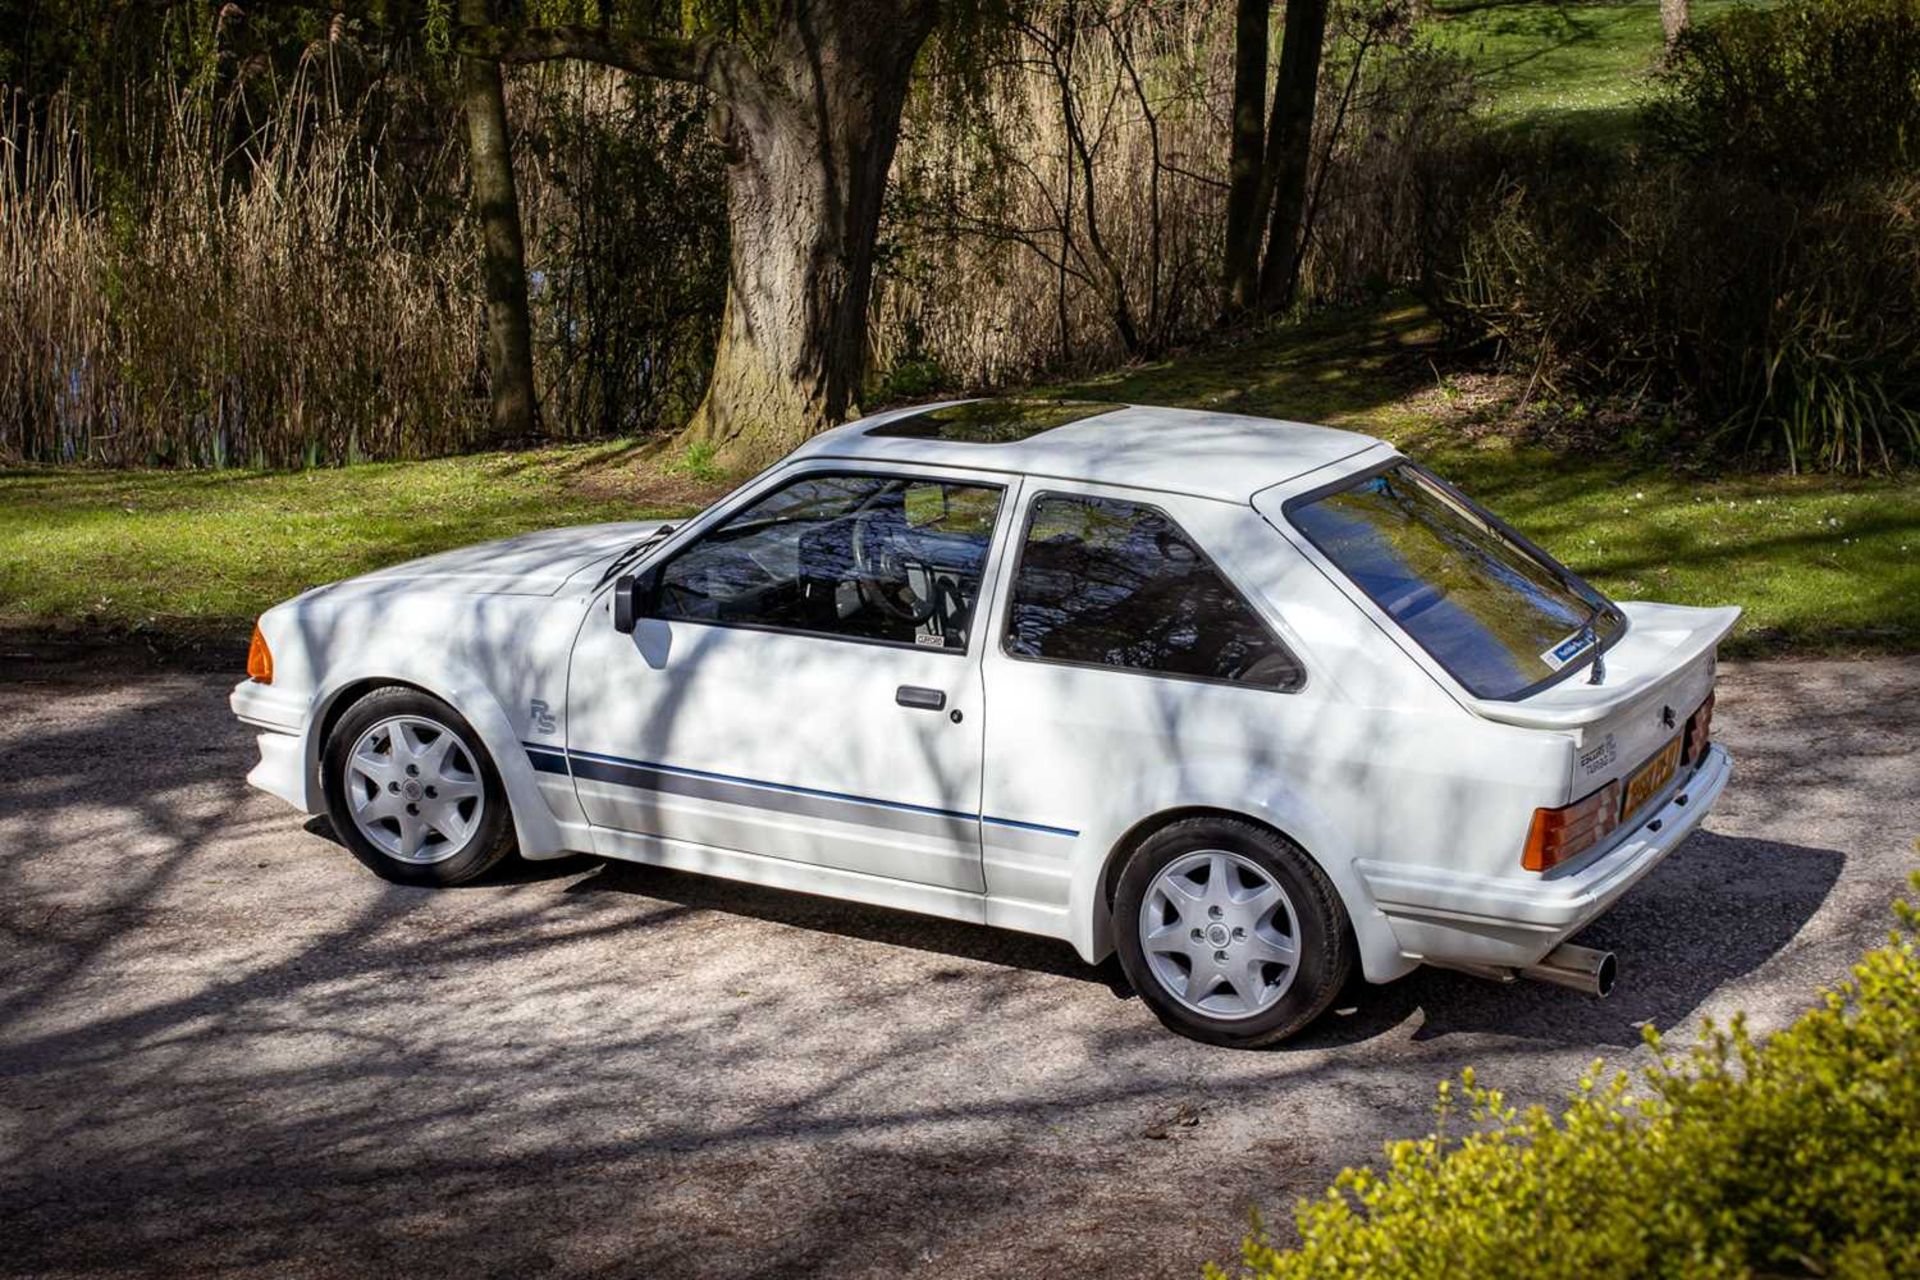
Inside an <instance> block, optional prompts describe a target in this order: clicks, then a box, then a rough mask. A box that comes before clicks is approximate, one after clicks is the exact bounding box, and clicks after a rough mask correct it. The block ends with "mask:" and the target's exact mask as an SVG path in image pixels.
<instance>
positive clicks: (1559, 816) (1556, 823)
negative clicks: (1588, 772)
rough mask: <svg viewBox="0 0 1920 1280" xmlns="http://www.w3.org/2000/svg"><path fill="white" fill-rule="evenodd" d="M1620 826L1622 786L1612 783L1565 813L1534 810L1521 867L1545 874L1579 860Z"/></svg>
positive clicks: (1567, 808)
mask: <svg viewBox="0 0 1920 1280" xmlns="http://www.w3.org/2000/svg"><path fill="white" fill-rule="evenodd" d="M1619 825H1620V784H1619V783H1618V782H1609V783H1608V784H1607V785H1606V786H1604V787H1602V788H1600V789H1599V790H1598V791H1596V792H1594V793H1593V794H1592V795H1590V796H1588V797H1586V798H1585V799H1583V800H1576V801H1574V802H1573V803H1572V804H1570V805H1568V806H1566V807H1565V808H1564V809H1535V810H1534V811H1533V827H1532V829H1531V830H1529V831H1528V832H1527V849H1526V852H1525V853H1523V854H1521V855H1520V865H1521V866H1523V867H1525V868H1526V869H1527V870H1528V871H1545V870H1547V869H1548V868H1550V867H1556V866H1558V865H1559V864H1561V863H1562V862H1565V861H1566V860H1567V859H1569V858H1574V857H1578V856H1579V855H1580V854H1582V853H1585V852H1586V851H1587V850H1588V849H1591V848H1593V846H1594V845H1596V844H1598V843H1600V841H1602V840H1604V839H1606V837H1607V833H1608V832H1610V831H1612V830H1613V829H1614V828H1615V827H1617V826H1619Z"/></svg>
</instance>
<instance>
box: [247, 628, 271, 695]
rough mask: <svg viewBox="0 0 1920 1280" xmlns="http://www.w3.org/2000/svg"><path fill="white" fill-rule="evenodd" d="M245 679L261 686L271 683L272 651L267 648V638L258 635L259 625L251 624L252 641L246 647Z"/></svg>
mask: <svg viewBox="0 0 1920 1280" xmlns="http://www.w3.org/2000/svg"><path fill="white" fill-rule="evenodd" d="M247 677H248V678H249V679H252V680H258V681H259V682H260V683H261V684H272V683H273V651H272V650H271V649H268V648H267V638H266V637H265V636H263V635H261V634H260V624H259V623H257V622H256V623H254V624H253V640H252V642H251V643H249V644H248V645H247Z"/></svg>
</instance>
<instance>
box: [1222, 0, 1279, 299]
mask: <svg viewBox="0 0 1920 1280" xmlns="http://www.w3.org/2000/svg"><path fill="white" fill-rule="evenodd" d="M1272 8H1273V0H1239V7H1238V9H1237V11H1236V13H1235V16H1234V24H1233V134H1232V141H1231V144H1230V149H1229V152H1228V158H1227V243H1226V252H1225V254H1224V257H1223V261H1222V268H1223V270H1222V279H1223V280H1224V281H1225V282H1226V288H1227V306H1226V310H1227V314H1228V315H1233V314H1236V313H1238V312H1242V311H1245V310H1246V309H1247V308H1249V307H1251V306H1252V305H1253V304H1254V302H1255V301H1256V299H1257V294H1258V289H1259V281H1260V236H1261V231H1262V227H1261V225H1260V183H1261V178H1262V174H1263V166H1262V165H1261V151H1262V149H1263V148H1264V146H1265V144H1266V128H1265V119H1264V117H1265V115H1266V105H1267V39H1268V29H1267V18H1268V15H1269V13H1270V12H1271V10H1272Z"/></svg>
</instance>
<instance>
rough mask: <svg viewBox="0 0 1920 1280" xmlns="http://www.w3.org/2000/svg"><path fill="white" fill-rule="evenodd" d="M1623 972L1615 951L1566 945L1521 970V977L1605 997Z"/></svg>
mask: <svg viewBox="0 0 1920 1280" xmlns="http://www.w3.org/2000/svg"><path fill="white" fill-rule="evenodd" d="M1619 971H1620V966H1619V964H1618V962H1616V961H1615V960H1614V958H1613V952H1611V951H1595V950H1594V949H1593V948H1592V947H1576V946H1574V945H1573V944H1572V943H1571V942H1563V943H1561V944H1560V945H1559V946H1557V947H1555V948H1554V949H1553V950H1551V951H1549V952H1547V954H1546V955H1544V956H1542V957H1541V958H1540V961H1539V963H1537V964H1530V965H1527V966H1526V967H1525V968H1523V969H1521V970H1520V976H1521V977H1523V978H1532V979H1534V980H1535V981H1536V982H1551V983H1553V984H1554V985H1555V986H1557V987H1570V988H1572V989H1573V990H1575V991H1584V992H1586V993H1587V994H1588V995H1590V996H1601V997H1603V998H1604V997H1605V996H1606V995H1607V994H1608V993H1609V992H1611V991H1612V990H1613V981H1614V978H1615V977H1616V976H1617V975H1618V974H1619Z"/></svg>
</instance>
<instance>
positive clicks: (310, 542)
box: [0, 306, 1920, 652]
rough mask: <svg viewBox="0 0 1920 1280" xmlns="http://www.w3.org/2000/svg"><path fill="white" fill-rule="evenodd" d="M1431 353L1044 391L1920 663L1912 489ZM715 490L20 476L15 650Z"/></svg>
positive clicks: (1326, 323)
mask: <svg viewBox="0 0 1920 1280" xmlns="http://www.w3.org/2000/svg"><path fill="white" fill-rule="evenodd" d="M1436 339H1437V333H1436V331H1435V327H1434V326H1433V324H1432V323H1431V321H1430V320H1429V319H1428V318H1427V317H1426V316H1425V315H1424V314H1423V313H1422V312H1421V311H1420V310H1419V309H1418V308H1416V307H1411V306H1398V307H1390V308H1386V309H1383V310H1378V311H1371V312H1359V313H1353V312H1348V313H1332V314H1328V315H1325V316H1323V317H1321V318H1320V319H1318V320H1316V321H1315V322H1314V323H1312V324H1309V325H1306V326H1301V327H1295V328H1290V329H1282V330H1278V331H1276V332H1275V333H1273V334H1270V335H1266V336H1258V337H1251V338H1248V339H1246V340H1243V341H1240V342H1237V343H1234V344H1232V345H1222V346H1219V347H1216V348H1210V349H1206V350H1200V351H1196V352H1192V353H1188V354H1185V355H1183V356H1181V357H1179V358H1177V359H1172V360H1167V361H1164V362H1161V363H1158V364H1153V365H1146V366H1140V367H1136V368H1132V369H1128V370H1124V371H1121V372H1118V373H1115V374H1110V375H1107V376H1103V377H1099V378H1092V379H1085V380H1082V381H1079V382H1076V383H1073V384H1069V385H1064V386H1061V387H1056V388H1051V389H1050V391H1057V392H1065V393H1068V394H1073V395H1077V396H1084V397H1087V398H1094V399H1101V400H1120V401H1132V402H1136V403H1145V404H1166V405H1176V406H1189V407H1210V408H1217V409H1223V410H1229V411H1233V412H1240V413H1251V414H1258V415H1263V416H1269V417H1277V418H1288V419H1293V420H1297V421H1308V422H1322V423H1327V424H1330V425H1336V426H1344V427H1349V428H1352V429H1354V430H1358V431H1364V432H1368V433H1370V434H1374V435H1379V436H1382V437H1384V438H1386V439H1389V440H1392V441H1394V442H1395V443H1397V444H1399V445H1401V446H1402V447H1404V448H1406V449H1408V450H1409V451H1410V452H1412V453H1413V454H1414V455H1415V456H1417V457H1420V458H1422V459H1423V460H1425V461H1428V462H1430V463H1431V464H1432V465H1434V466H1435V467H1436V468H1437V469H1438V470H1440V471H1441V472H1442V473H1443V474H1445V475H1447V476H1448V477H1449V478H1451V479H1453V480H1455V481H1456V482H1457V483H1459V484H1460V485H1461V486H1462V487H1463V488H1465V489H1466V490H1468V491H1469V492H1470V493H1473V494H1474V495H1476V496H1477V497H1480V498H1481V499H1483V500H1485V501H1486V502H1487V503H1488V504H1489V505H1491V506H1492V507H1494V508H1495V509H1496V510H1497V511H1499V512H1500V513H1501V514H1502V515H1504V516H1506V517H1507V518H1508V519H1510V520H1512V521H1513V522H1514V523H1515V524H1516V525H1518V526H1519V527H1520V528H1521V529H1522V530H1524V531H1525V532H1527V533H1528V534H1529V535H1531V536H1532V537H1534V538H1535V539H1537V540H1538V541H1540V542H1541V543H1542V544H1544V545H1545V546H1547V547H1548V548H1549V549H1550V550H1552V551H1554V552H1556V553H1557V554H1559V555H1560V556H1562V557H1564V558H1565V559H1566V560H1567V561H1568V562H1569V563H1571V564H1572V565H1573V566H1574V567H1575V568H1577V569H1579V570H1580V571H1581V572H1583V573H1586V574H1589V575H1591V576H1592V578H1593V579H1594V581H1595V582H1596V583H1598V584H1599V585H1600V586H1601V587H1602V588H1604V589H1605V590H1607V591H1608V592H1610V593H1612V594H1613V595H1615V596H1617V597H1619V598H1623V599H1653V600H1666V601H1673V602H1677V603H1682V604H1738V605H1740V606H1742V607H1743V608H1745V610H1746V616H1745V618H1744V619H1743V620H1742V623H1741V628H1740V631H1739V632H1738V633H1737V635H1736V640H1735V645H1734V648H1735V651H1745V652H1758V651H1779V650H1790V651H1796V652H1851V651H1870V652H1916V651H1920V477H1915V476H1913V475H1905V476H1899V477H1892V478H1886V477H1882V478H1865V479H1840V478H1829V477H1821V476H1800V477H1792V476H1779V475H1734V476H1725V477H1719V478H1701V477H1694V476H1684V475H1677V474H1675V473H1673V472H1672V471H1670V470H1667V469H1664V468H1661V467H1654V466H1647V465H1638V464H1633V463H1629V462H1626V461H1621V460H1617V459H1613V458H1609V457H1604V456H1599V457H1596V456H1592V455H1581V454H1571V455H1570V454H1564V453H1558V452H1554V451H1551V450H1548V449H1544V448H1541V447H1538V446H1534V445H1527V444H1517V443H1515V442H1514V441H1513V439H1512V434H1513V433H1511V432H1503V431H1501V430H1500V429H1499V427H1500V423H1501V418H1502V414H1503V413H1505V412H1506V411H1505V410H1504V409H1502V408H1501V407H1500V406H1499V405H1498V404H1497V403H1496V404H1494V405H1493V406H1491V407H1490V408H1489V409H1487V410H1486V411H1485V412H1482V413H1480V414H1479V415H1478V416H1475V415H1462V414H1460V413H1458V412H1456V411H1455V406H1453V405H1452V404H1451V402H1450V397H1451V396H1453V394H1454V393H1453V392H1452V391H1451V390H1449V382H1448V380H1446V379H1443V378H1442V377H1441V376H1440V372H1439V370H1438V369H1437V367H1436V365H1435V364H1434V363H1432V362H1431V360H1430V358H1429V357H1430V355H1432V354H1433V353H1434V352H1435V341H1436ZM1489 422H1491V424H1492V429H1488V424H1489ZM1463 424H1464V425H1463ZM1474 424H1477V425H1474ZM713 480H714V478H713V477H706V478H703V479H701V480H700V481H699V482H698V483H696V482H695V480H693V479H689V478H688V477H687V476H686V475H685V468H684V467H683V466H680V465H678V461H677V460H676V459H673V458H667V459H665V460H664V461H663V460H660V459H651V458H644V457H641V456H640V455H639V453H638V451H636V450H633V449H631V448H630V447H627V446H621V445H606V444H603V445H588V446H572V447H564V448H553V449H546V450H540V451H537V452H533V453H525V454H482V455H477V456H473V457H463V458H446V459H441V460H438V461H434V462H418V463H384V464H377V465H365V466H357V467H349V468H342V469H333V470H318V471H304V472H292V473H286V472H280V473H258V472H235V471H230V472H164V471H131V472H121V471H94V470H74V469H57V470H55V469H48V470H37V469H29V470H19V471H12V472H4V473H0V627H14V628H19V627H29V628H40V627H59V628H67V627H74V626H82V627H86V626H98V627H100V628H102V629H106V630H113V631H127V630H136V631H138V630H151V631H155V632H159V633H163V634H189V635H219V636H223V637H224V636H232V635H234V634H239V635H241V636H244V634H245V630H246V628H247V626H248V624H249V623H250V621H251V619H252V618H253V617H254V616H255V615H256V614H258V613H259V611H260V610H261V609H263V608H265V607H266V606H268V605H270V604H272V603H274V602H275V601H277V600H282V599H285V598H286V597H288V596H291V595H293V594H295V593H297V592H298V591H301V590H303V589H304V588H306V587H308V586H312V585H314V584H316V583H321V582H328V581H332V580H334V579H336V578H342V577H347V576H349V575H352V574H356V573H362V572H365V571H367V570H369V569H373V568H376V567H378V566H381V565H385V564H391V563H394V562H396V561H399V560H403V559H406V558H409V557H412V556H417V555H424V554H426V553H428V552H432V551H437V550H442V549H444V548H447V547H453V546H460V545H463V544H466V543H472V542H477V541H481V540H483V539H487V538H497V537H503V536H506V535H508V534H512V533H517V532H521V531H524V530H528V529H537V528H544V527H547V526H552V525H562V524H569V523H581V522H589V521H599V520H627V519H641V518H646V517H650V516H659V515H672V514H678V513H683V512H685V511H688V510H690V509H692V508H694V507H695V506H697V505H698V504H699V503H700V501H701V500H703V499H704V498H706V497H709V496H711V495H712V494H713V493H714V492H715V491H716V490H715V486H714V484H713V483H712V481H713Z"/></svg>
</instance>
